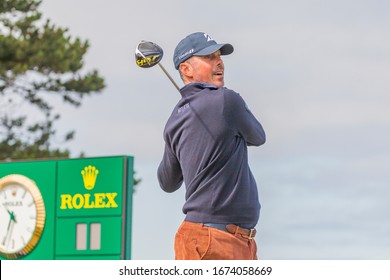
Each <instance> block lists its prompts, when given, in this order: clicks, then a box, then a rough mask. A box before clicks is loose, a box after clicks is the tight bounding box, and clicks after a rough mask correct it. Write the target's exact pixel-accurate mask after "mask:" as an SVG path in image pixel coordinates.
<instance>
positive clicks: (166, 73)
mask: <svg viewBox="0 0 390 280" xmlns="http://www.w3.org/2000/svg"><path fill="white" fill-rule="evenodd" d="M158 66H160V68H161V70H163V72H164V73H165V75H167V77H168V79H169V80H171V82H172V84H173V85H174V86H175V88H176V89H177V90H178V91H179V92H180V88H179V86H178V85H177V84H176V82H175V81H174V80H173V79H172V77H171V75H169V73H168V71H167V70H165V68H164V66H162V64H161V63H158Z"/></svg>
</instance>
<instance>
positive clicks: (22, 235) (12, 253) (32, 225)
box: [0, 175, 46, 259]
mask: <svg viewBox="0 0 390 280" xmlns="http://www.w3.org/2000/svg"><path fill="white" fill-rule="evenodd" d="M45 216H46V214H45V207H44V204H43V199H42V196H41V193H40V192H39V189H38V187H37V186H36V185H35V183H34V182H33V181H31V180H30V179H28V178H27V177H25V176H22V175H9V176H6V177H4V178H2V179H0V254H1V256H3V257H5V258H9V259H15V258H19V257H22V256H25V255H27V254H28V253H30V252H31V251H32V250H33V249H34V247H35V246H36V245H37V243H38V241H39V239H40V237H41V234H42V231H43V227H44V224H45Z"/></svg>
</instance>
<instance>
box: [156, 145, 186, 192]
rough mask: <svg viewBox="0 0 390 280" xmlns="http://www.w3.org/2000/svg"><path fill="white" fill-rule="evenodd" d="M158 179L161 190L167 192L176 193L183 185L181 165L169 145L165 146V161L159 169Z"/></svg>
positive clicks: (162, 161) (163, 160)
mask: <svg viewBox="0 0 390 280" xmlns="http://www.w3.org/2000/svg"><path fill="white" fill-rule="evenodd" d="M157 178H158V181H159V183H160V187H161V189H163V190H164V191H165V192H174V191H176V190H178V189H179V188H180V186H181V185H182V183H183V174H182V170H181V167H180V163H179V161H178V159H177V157H176V156H175V155H174V154H173V153H172V151H171V150H170V148H169V146H168V145H165V149H164V155H163V159H162V160H161V163H160V165H159V167H158V169H157Z"/></svg>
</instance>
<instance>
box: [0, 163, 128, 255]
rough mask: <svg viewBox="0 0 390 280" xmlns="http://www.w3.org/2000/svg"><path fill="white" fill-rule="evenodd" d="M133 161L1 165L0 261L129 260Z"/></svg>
mask: <svg viewBox="0 0 390 280" xmlns="http://www.w3.org/2000/svg"><path fill="white" fill-rule="evenodd" d="M132 193H133V158H132V157H129V156H118V157H102V158H85V159H70V160H58V161H35V162H17V163H0V259H20V258H23V259H130V258H131V214H132Z"/></svg>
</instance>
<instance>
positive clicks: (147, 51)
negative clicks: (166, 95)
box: [135, 41, 180, 92]
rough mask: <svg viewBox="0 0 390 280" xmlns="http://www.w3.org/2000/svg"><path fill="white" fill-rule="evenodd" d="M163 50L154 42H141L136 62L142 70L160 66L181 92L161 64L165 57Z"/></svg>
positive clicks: (136, 51) (136, 52)
mask: <svg viewBox="0 0 390 280" xmlns="http://www.w3.org/2000/svg"><path fill="white" fill-rule="evenodd" d="M163 54H164V52H163V50H162V48H161V47H160V46H159V45H157V44H155V43H152V42H147V41H141V43H139V44H138V46H137V48H136V49H135V62H136V63H137V65H138V66H139V67H142V68H150V67H153V66H155V65H156V64H158V66H160V68H161V70H163V72H164V73H165V75H167V77H168V79H169V80H170V81H171V82H172V84H173V85H174V86H175V87H176V89H177V90H178V91H179V92H180V88H179V86H178V85H177V84H176V83H175V81H174V80H173V79H172V77H171V75H169V73H168V72H167V70H165V68H164V66H162V64H161V63H160V61H161V59H162V57H163Z"/></svg>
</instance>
